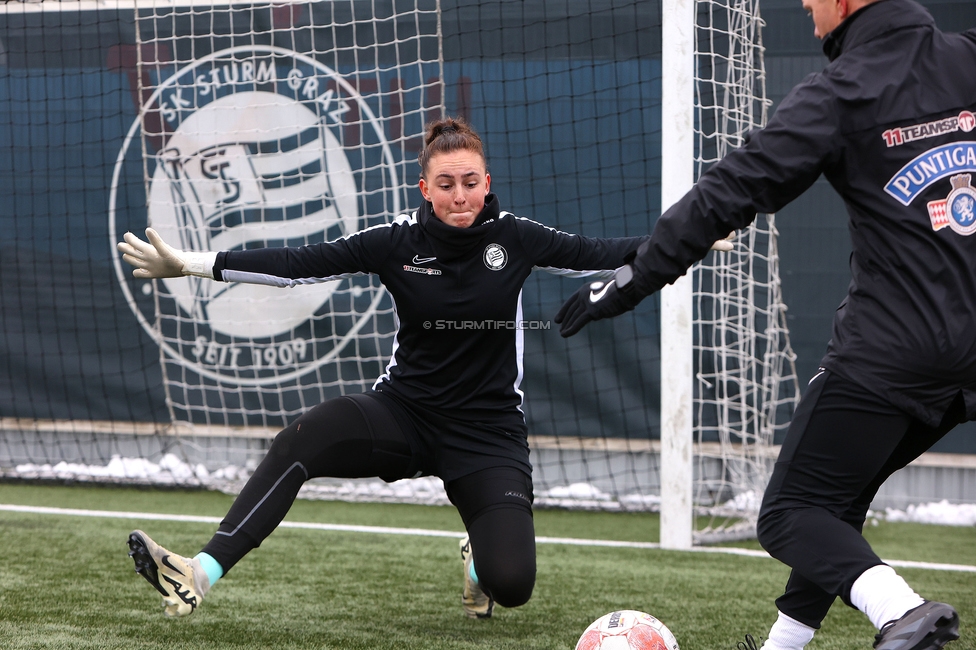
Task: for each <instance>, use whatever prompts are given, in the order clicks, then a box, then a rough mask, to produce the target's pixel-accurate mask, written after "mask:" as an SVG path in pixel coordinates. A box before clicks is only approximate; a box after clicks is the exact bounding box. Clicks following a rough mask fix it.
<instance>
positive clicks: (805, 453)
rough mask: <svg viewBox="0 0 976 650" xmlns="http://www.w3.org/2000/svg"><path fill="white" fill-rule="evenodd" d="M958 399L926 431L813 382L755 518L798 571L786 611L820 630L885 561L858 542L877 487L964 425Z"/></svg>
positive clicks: (866, 397) (764, 540)
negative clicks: (863, 577) (860, 580)
mask: <svg viewBox="0 0 976 650" xmlns="http://www.w3.org/2000/svg"><path fill="white" fill-rule="evenodd" d="M964 417H965V416H964V409H963V405H962V399H961V397H960V398H959V399H957V400H956V401H955V402H953V404H952V407H951V408H950V409H949V411H948V412H947V414H946V416H945V418H944V420H943V422H942V423H941V424H940V425H939V426H938V427H931V426H927V425H925V424H922V423H921V422H919V421H918V420H916V419H914V418H912V417H910V416H908V415H906V414H905V413H904V412H902V411H900V410H898V409H896V408H894V407H892V406H891V405H889V404H887V403H886V402H884V401H883V400H881V399H880V398H878V397H876V396H874V395H873V394H871V393H869V392H868V391H866V390H864V389H863V388H861V387H860V386H858V385H856V384H854V383H852V382H849V381H847V380H845V379H842V378H841V377H838V376H837V375H835V374H831V373H830V372H826V371H825V372H823V373H822V374H820V375H818V376H817V377H815V378H814V380H813V381H811V382H810V386H809V387H808V388H807V391H806V392H805V393H804V395H803V398H802V400H801V401H800V405H799V407H798V408H797V410H796V413H795V414H794V416H793V421H792V423H791V424H790V429H789V432H788V433H787V436H786V440H785V442H784V444H783V447H782V450H781V451H780V455H779V459H778V460H777V461H776V466H775V469H774V470H773V475H772V477H771V478H770V482H769V486H768V487H767V488H766V494H765V496H764V498H763V504H762V508H761V510H760V513H759V524H758V532H759V541H760V543H761V544H762V546H763V548H765V549H766V550H767V551H768V552H769V554H770V555H772V556H773V557H775V558H776V559H778V560H780V561H782V562H783V563H785V564H787V565H788V566H790V567H791V568H792V569H793V571H792V573H791V575H790V579H789V582H788V584H787V586H786V592H785V593H784V594H783V595H782V596H781V597H780V598H778V599H777V601H776V605H777V607H778V608H779V610H780V611H781V612H783V613H784V614H786V615H787V616H790V617H791V618H793V619H795V620H797V621H800V622H801V623H804V624H806V625H809V626H810V627H814V628H819V627H820V622H821V621H822V620H823V618H824V617H825V616H826V615H827V611H828V610H829V609H830V606H831V604H832V603H833V601H834V599H835V598H836V597H837V596H840V597H841V598H842V599H843V600H844V602H846V603H847V604H848V605H849V604H850V592H851V586H852V585H853V584H854V581H855V580H856V579H857V578H858V577H859V576H860V575H861V574H862V573H863V572H864V571H866V570H867V569H869V568H871V567H873V566H876V565H878V564H882V562H881V560H880V559H879V558H878V556H877V555H876V554H875V553H874V551H872V550H871V547H870V545H869V544H868V543H867V541H866V540H865V539H864V537H862V536H861V530H862V528H863V526H864V520H865V518H866V516H867V511H868V508H869V507H870V505H871V501H872V500H873V499H874V497H875V495H876V494H877V492H878V489H879V488H880V487H881V484H882V483H884V481H885V480H886V479H887V478H888V477H889V476H891V474H893V473H894V472H895V471H897V470H899V469H901V468H903V467H905V466H906V465H907V464H908V463H910V462H911V461H913V460H914V459H915V458H917V457H918V456H920V455H921V454H922V453H923V452H925V451H926V450H928V449H929V448H930V447H931V446H932V445H933V444H935V443H936V442H937V441H938V440H939V439H940V438H942V437H943V436H944V435H945V434H946V433H948V432H949V431H950V430H951V429H952V428H953V427H954V426H955V425H956V424H959V423H960V422H962V421H963V420H964Z"/></svg>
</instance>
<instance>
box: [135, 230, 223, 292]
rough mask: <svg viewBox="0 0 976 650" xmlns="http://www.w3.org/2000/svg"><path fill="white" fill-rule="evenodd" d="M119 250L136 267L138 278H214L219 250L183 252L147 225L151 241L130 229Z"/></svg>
mask: <svg viewBox="0 0 976 650" xmlns="http://www.w3.org/2000/svg"><path fill="white" fill-rule="evenodd" d="M123 237H124V239H125V241H124V242H119V244H118V249H119V252H120V253H122V259H123V260H125V261H126V262H128V263H129V264H131V265H132V266H134V267H136V268H135V269H134V270H133V271H132V275H133V277H136V278H145V279H148V278H179V277H183V276H184V275H196V276H198V277H201V278H210V279H211V280H213V277H214V276H213V267H214V263H215V262H216V261H217V253H211V252H202V253H197V252H194V251H181V250H177V249H175V248H173V247H172V246H170V245H169V244H167V243H166V242H164V241H163V239H162V238H161V237H160V236H159V233H157V232H156V231H155V230H153V229H152V228H146V237H148V238H149V243H147V242H144V241H142V240H141V239H139V238H138V237H136V236H135V235H133V234H132V233H131V232H127V233H125V235H124V236H123Z"/></svg>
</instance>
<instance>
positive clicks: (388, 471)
mask: <svg viewBox="0 0 976 650" xmlns="http://www.w3.org/2000/svg"><path fill="white" fill-rule="evenodd" d="M425 142H426V145H425V148H424V149H423V151H422V152H421V154H420V157H419V163H420V167H421V177H420V191H421V193H422V195H423V197H424V199H425V201H424V203H423V204H422V205H421V206H420V209H419V210H417V211H416V212H414V213H413V214H411V215H401V216H399V217H397V218H396V220H395V221H394V222H393V223H390V224H387V225H383V226H376V227H372V228H368V229H366V230H363V231H360V232H358V233H355V234H353V235H350V236H348V237H344V238H342V239H338V240H336V241H331V242H325V243H321V244H315V245H308V246H302V247H291V248H268V249H260V250H233V251H222V252H219V253H217V252H200V251H179V250H175V249H173V248H171V247H169V246H168V245H167V244H166V243H165V242H163V241H162V240H161V239H160V237H159V235H158V234H156V232H155V231H154V230H152V229H147V231H146V234H147V237H148V238H149V241H150V243H146V242H144V241H141V240H140V239H139V238H137V237H136V236H134V235H133V234H132V233H126V234H125V242H121V243H119V246H118V248H119V250H120V251H121V252H122V253H123V259H124V260H125V261H126V262H128V263H130V264H132V265H133V266H135V267H136V269H135V270H134V271H133V275H135V276H136V277H139V278H165V277H180V276H182V275H196V276H201V277H205V278H210V279H213V280H217V281H225V282H251V283H261V284H268V285H274V286H282V287H291V286H296V285H300V284H306V283H309V282H325V281H329V280H335V279H336V278H340V277H345V276H349V275H355V274H363V273H375V274H377V275H378V276H379V278H380V279H381V280H382V282H383V284H384V286H385V287H386V289H387V290H388V291H389V292H390V294H391V295H392V297H393V300H394V305H395V309H396V314H397V318H398V330H397V332H396V342H395V345H394V348H393V356H392V358H391V359H390V362H389V364H388V366H387V367H386V371H385V372H384V374H383V375H382V376H380V377H379V378H378V379H377V380H376V383H375V384H374V385H373V388H372V390H369V391H367V392H366V393H364V394H361V395H346V396H342V397H337V398H334V399H331V400H329V401H326V402H325V403H323V404H320V405H318V406H316V407H314V408H312V409H311V410H309V411H308V412H307V413H305V414H304V415H302V416H301V417H299V418H298V419H297V420H295V421H294V422H293V423H292V424H291V425H289V426H288V427H286V428H285V429H284V430H283V431H281V432H280V433H279V434H278V435H277V436H276V437H275V439H274V442H273V443H272V445H271V448H270V449H269V451H268V453H267V455H266V457H265V458H264V460H263V461H262V462H261V463H260V465H259V466H258V468H257V469H256V471H255V472H254V474H253V475H252V476H251V477H250V479H249V480H248V482H247V484H246V485H245V487H244V489H243V491H242V492H241V494H240V495H239V496H238V497H237V499H236V500H235V502H234V504H233V506H232V507H231V509H230V511H229V512H228V513H227V516H226V517H225V518H224V520H223V521H222V523H221V524H220V527H219V528H218V530H217V532H216V533H215V534H214V536H213V538H212V539H211V540H210V542H209V543H208V544H207V545H206V546H205V547H204V548H203V551H202V552H201V553H200V554H198V555H197V556H195V557H193V558H185V557H181V556H178V555H175V554H173V553H170V552H169V551H167V550H166V549H164V548H162V547H161V546H159V545H158V544H156V543H155V542H154V541H153V540H152V539H151V538H150V537H149V536H148V535H146V534H145V533H144V532H142V531H134V532H133V533H132V534H131V535H130V537H129V547H130V555H131V556H132V557H133V559H134V561H135V565H136V571H138V572H139V573H140V574H141V575H143V576H144V577H145V578H146V579H147V580H148V581H149V582H150V583H151V584H152V585H153V586H154V587H155V588H156V589H157V590H158V591H159V592H160V593H162V594H163V600H164V605H165V613H166V614H167V615H169V616H185V615H187V614H190V613H192V612H193V611H194V610H195V609H196V607H197V606H198V605H199V604H200V600H201V599H202V598H203V596H204V595H205V594H206V593H207V591H208V590H209V589H210V587H211V585H213V583H214V582H215V581H216V580H217V579H219V578H220V577H221V576H222V575H223V574H224V573H225V572H226V571H229V570H230V569H231V567H233V566H234V565H235V564H236V563H237V562H238V561H239V560H241V559H242V558H243V557H244V555H245V554H247V553H248V552H249V551H250V550H252V549H253V548H256V547H257V546H258V545H259V544H260V543H261V541H262V540H264V539H265V538H266V537H267V536H268V535H270V534H271V532H272V531H273V530H274V529H275V528H276V527H277V525H278V524H279V523H280V522H281V520H282V519H283V518H284V516H285V514H286V513H287V511H288V509H289V508H290V507H291V504H292V503H293V501H294V499H295V497H296V495H297V493H298V490H299V488H300V487H301V486H302V484H303V483H304V482H305V481H306V480H308V479H310V478H315V477H321V476H330V477H348V478H352V477H376V476H378V477H380V478H382V479H384V480H386V481H394V480H397V479H401V478H407V477H417V476H422V475H433V476H438V477H440V478H441V479H443V480H444V484H445V488H446V491H447V494H448V497H449V498H450V500H451V502H452V503H453V504H454V505H455V506H457V508H458V511H459V513H460V515H461V518H462V520H463V522H464V525H465V528H466V530H467V533H468V537H466V538H465V539H463V540H461V555H462V558H463V560H464V589H463V592H462V605H463V608H464V611H465V613H466V614H467V615H468V616H469V617H472V618H488V617H490V616H491V614H492V610H493V605H494V603H495V602H498V603H499V604H501V605H503V606H506V607H517V606H519V605H522V604H524V603H525V602H526V601H528V600H529V597H530V596H531V594H532V589H533V586H534V584H535V573H536V561H535V534H534V528H533V523H532V500H533V494H532V479H531V472H532V466H531V464H530V463H529V447H528V442H527V432H526V425H525V417H524V415H523V413H522V392H521V390H520V388H519V384H520V382H521V379H522V360H521V355H522V347H523V329H524V328H525V323H524V321H523V320H522V315H521V314H522V310H521V291H522V285H523V283H524V282H525V280H526V278H527V277H528V276H529V273H530V272H531V271H532V270H533V268H540V267H541V268H545V269H546V270H549V271H553V272H556V273H568V274H573V273H574V272H580V274H582V275H587V274H591V273H592V272H594V271H606V272H609V273H612V271H613V269H615V268H616V267H618V266H620V265H621V264H622V263H623V260H624V258H625V257H626V256H627V255H629V254H632V253H633V252H635V251H636V250H637V247H638V245H639V244H641V243H642V242H643V241H645V240H646V239H647V237H646V236H645V237H629V238H616V239H594V238H588V237H581V236H577V235H573V234H568V233H565V232H560V231H557V230H554V229H552V228H549V227H546V226H544V225H542V224H540V223H538V222H535V221H531V220H529V219H525V218H522V217H516V216H514V215H512V214H511V213H508V212H504V211H502V210H501V209H500V207H499V203H498V199H497V198H496V197H495V195H494V194H491V193H490V187H491V176H490V174H488V171H487V165H486V162H485V156H484V151H483V147H482V142H481V139H480V138H479V137H478V135H477V134H476V133H475V132H474V131H473V130H472V129H471V128H470V127H469V126H468V125H467V124H466V123H465V122H463V121H461V120H459V119H453V118H447V119H444V120H440V121H437V122H434V123H432V124H430V125H428V129H427V134H426V138H425Z"/></svg>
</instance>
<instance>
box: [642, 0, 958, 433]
mask: <svg viewBox="0 0 976 650" xmlns="http://www.w3.org/2000/svg"><path fill="white" fill-rule="evenodd" d="M824 50H825V52H826V53H827V55H828V57H829V58H830V59H831V63H830V64H829V65H828V66H827V68H826V69H825V70H824V71H823V72H821V73H817V74H812V75H810V76H808V77H807V78H806V79H805V80H804V81H803V82H801V83H800V84H799V85H797V86H796V88H794V89H793V90H792V92H791V93H790V94H789V95H788V96H787V97H786V98H785V99H784V100H783V102H782V104H781V105H780V106H779V108H778V109H777V110H776V113H775V114H774V115H773V117H772V118H771V119H770V121H769V124H768V126H766V127H765V128H764V129H761V130H759V131H756V132H754V133H753V134H752V137H751V138H749V140H748V142H747V143H746V144H745V145H744V146H743V147H742V148H740V149H737V150H735V151H733V152H731V153H730V154H729V155H728V156H726V157H725V159H723V160H722V161H721V162H719V163H717V164H716V165H715V166H713V167H712V168H711V169H710V170H709V171H708V172H706V173H705V174H703V175H702V177H701V180H700V181H699V182H698V183H697V185H696V186H695V188H694V189H693V190H692V191H690V192H689V193H688V194H687V195H685V196H684V197H683V198H682V199H681V200H680V201H679V202H678V203H677V204H675V205H674V206H673V207H672V208H671V209H670V210H668V211H667V212H666V213H665V214H664V215H663V216H662V217H661V218H660V219H659V220H658V223H657V225H656V227H655V230H654V233H653V235H652V238H651V241H650V242H648V244H646V245H643V246H642V247H641V250H640V252H639V253H638V255H637V258H636V259H635V261H634V270H635V279H634V281H635V283H636V284H635V286H636V287H637V288H638V289H639V290H641V291H642V292H644V293H650V292H653V291H657V290H658V289H660V288H661V287H662V286H663V285H665V284H667V283H670V282H673V281H674V280H675V279H676V278H677V277H679V276H680V275H681V274H683V273H684V272H685V270H686V269H687V268H688V267H689V266H690V265H691V264H692V263H694V262H695V261H697V260H699V259H701V258H702V257H704V255H705V254H706V253H707V252H708V249H709V246H710V245H711V243H712V242H714V241H715V240H717V239H719V238H721V237H722V236H723V235H724V234H725V233H728V232H729V231H730V230H735V229H739V228H742V227H744V226H746V225H748V224H749V223H750V222H751V221H752V220H753V219H754V218H755V214H756V212H757V211H758V212H775V211H777V210H779V209H780V208H782V207H783V206H785V205H786V204H787V203H789V202H790V201H792V200H793V199H794V198H796V197H797V196H799V195H800V194H801V193H802V192H803V191H804V190H806V189H807V188H808V187H810V185H811V184H813V182H814V181H815V180H816V179H817V178H818V177H819V176H820V175H821V174H824V175H825V176H826V178H827V180H828V181H830V183H831V185H833V187H834V189H836V190H837V192H838V193H839V194H840V196H841V197H842V198H843V199H844V202H845V204H846V206H847V211H848V214H849V216H850V233H851V240H852V249H853V252H852V255H851V275H852V279H851V285H850V289H849V293H848V296H847V298H846V299H845V300H844V302H843V303H842V304H841V306H840V308H839V309H838V310H837V314H836V316H835V318H834V326H833V336H832V339H831V341H830V343H829V345H828V348H827V354H826V356H825V357H824V359H823V362H822V365H823V366H824V367H826V368H828V369H829V370H830V371H831V372H834V373H836V374H838V375H840V376H842V377H844V378H846V379H848V380H851V381H854V382H856V383H857V384H859V385H861V386H863V387H864V388H866V389H868V390H870V391H872V392H874V393H875V394H877V395H879V396H881V397H882V398H884V399H885V400H887V401H888V402H890V403H891V404H893V405H894V406H896V407H898V408H901V409H903V410H904V411H906V412H907V413H909V414H911V415H913V416H915V417H918V418H921V419H922V420H923V421H925V422H927V423H928V424H930V425H936V424H938V423H939V421H940V419H941V417H942V415H943V414H944V412H945V411H946V409H947V408H948V406H949V403H950V402H951V401H952V400H953V399H954V398H955V397H956V396H957V395H959V393H960V392H962V394H963V396H964V398H965V402H966V411H967V414H968V417H969V418H970V419H976V211H974V208H976V189H974V183H973V181H974V180H976V116H974V113H976V30H970V31H968V32H965V33H963V34H947V33H942V32H941V31H939V30H938V29H936V27H935V23H934V21H933V20H932V17H931V16H930V15H929V14H928V13H927V12H926V11H925V10H924V9H923V8H922V7H921V6H920V5H918V4H916V3H915V2H912V1H911V0H882V1H880V2H877V3H874V4H870V5H867V6H866V7H864V8H862V9H860V10H859V11H857V12H856V13H854V14H853V15H852V16H850V17H849V18H848V19H847V20H845V21H844V22H843V23H842V24H841V25H840V27H838V28H837V29H835V30H834V31H833V32H831V34H830V35H829V36H828V38H827V39H825V42H824Z"/></svg>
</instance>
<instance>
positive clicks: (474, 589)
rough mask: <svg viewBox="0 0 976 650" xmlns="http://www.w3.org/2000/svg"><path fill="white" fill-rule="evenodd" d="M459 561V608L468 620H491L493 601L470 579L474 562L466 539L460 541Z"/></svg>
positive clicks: (469, 542)
mask: <svg viewBox="0 0 976 650" xmlns="http://www.w3.org/2000/svg"><path fill="white" fill-rule="evenodd" d="M461 559H462V560H463V561H464V590H463V591H462V592H461V607H463V608H464V613H465V615H466V616H467V617H468V618H491V612H492V610H493V609H494V608H495V601H494V600H492V598H491V596H489V595H488V594H486V593H485V592H484V590H483V589H482V588H481V586H480V585H479V584H478V583H477V582H475V581H474V580H473V579H472V578H471V563H472V562H473V561H474V556H473V555H472V553H471V540H470V539H469V538H468V537H465V538H464V539H462V540H461Z"/></svg>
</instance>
